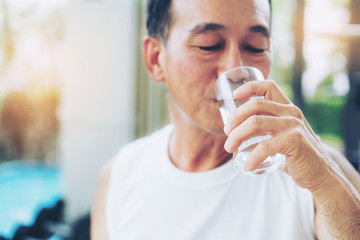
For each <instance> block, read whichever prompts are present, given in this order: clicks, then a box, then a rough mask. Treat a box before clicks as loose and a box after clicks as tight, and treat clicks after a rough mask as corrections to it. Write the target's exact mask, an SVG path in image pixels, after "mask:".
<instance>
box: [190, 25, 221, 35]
mask: <svg viewBox="0 0 360 240" xmlns="http://www.w3.org/2000/svg"><path fill="white" fill-rule="evenodd" d="M224 28H225V26H223V25H220V24H216V23H203V24H199V25H197V26H195V27H194V28H192V29H191V31H190V33H191V34H192V35H197V34H201V33H206V32H212V31H218V30H222V29H224Z"/></svg>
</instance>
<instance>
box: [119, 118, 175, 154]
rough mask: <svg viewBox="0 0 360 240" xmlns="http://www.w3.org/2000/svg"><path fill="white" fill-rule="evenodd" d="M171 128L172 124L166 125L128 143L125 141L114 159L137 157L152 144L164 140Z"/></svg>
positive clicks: (151, 147) (165, 140)
mask: <svg viewBox="0 0 360 240" xmlns="http://www.w3.org/2000/svg"><path fill="white" fill-rule="evenodd" d="M172 129H173V126H172V125H170V124H169V125H166V126H165V127H163V128H161V129H159V130H157V131H155V132H153V133H151V134H150V135H148V136H145V137H141V138H138V139H136V140H134V141H132V142H130V143H127V144H126V145H124V146H123V147H121V148H120V150H119V152H118V153H117V155H116V156H115V159H116V160H115V161H118V160H120V161H121V159H124V158H129V157H130V158H133V157H137V156H139V155H141V154H143V153H144V151H145V150H146V149H150V150H151V149H153V146H154V145H157V144H160V142H166V143H167V139H168V137H169V135H170V133H171V131H172Z"/></svg>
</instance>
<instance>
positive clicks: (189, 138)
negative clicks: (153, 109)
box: [168, 107, 231, 172]
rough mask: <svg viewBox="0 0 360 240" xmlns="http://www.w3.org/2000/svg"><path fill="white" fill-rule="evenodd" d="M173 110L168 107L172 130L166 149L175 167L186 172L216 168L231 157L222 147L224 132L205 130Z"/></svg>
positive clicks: (224, 138)
mask: <svg viewBox="0 0 360 240" xmlns="http://www.w3.org/2000/svg"><path fill="white" fill-rule="evenodd" d="M170 108H171V107H170ZM174 110H175V109H170V112H171V115H172V123H173V124H174V131H173V133H172V135H171V137H170V141H169V147H168V151H169V156H170V160H171V161H172V162H173V164H174V165H175V166H176V167H178V168H179V169H182V170H184V171H188V172H201V171H207V170H211V169H214V168H217V167H219V166H221V165H223V164H224V163H226V162H227V161H229V159H231V154H229V153H228V152H226V151H225V149H224V143H225V140H226V135H225V134H224V135H217V134H214V133H211V132H209V131H206V130H205V129H202V128H201V127H199V126H197V125H196V124H195V123H191V122H189V119H184V118H183V116H182V117H181V116H179V115H177V114H181V113H179V112H177V111H176V110H175V111H174ZM176 115H177V116H176ZM190 121H191V120H190Z"/></svg>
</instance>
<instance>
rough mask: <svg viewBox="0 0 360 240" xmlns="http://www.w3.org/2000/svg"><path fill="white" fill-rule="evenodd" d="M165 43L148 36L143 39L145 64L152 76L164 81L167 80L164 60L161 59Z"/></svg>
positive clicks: (154, 78) (157, 80) (155, 79)
mask: <svg viewBox="0 0 360 240" xmlns="http://www.w3.org/2000/svg"><path fill="white" fill-rule="evenodd" d="M162 50H163V45H162V42H161V40H159V39H157V38H154V37H151V36H146V37H145V38H144V40H143V58H144V62H145V66H146V68H147V70H148V72H149V73H150V75H151V78H152V79H153V80H154V81H156V82H163V81H164V80H165V77H164V71H163V66H162V64H161V63H162V62H161V60H160V56H161V51H162Z"/></svg>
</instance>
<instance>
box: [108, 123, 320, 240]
mask: <svg viewBox="0 0 360 240" xmlns="http://www.w3.org/2000/svg"><path fill="white" fill-rule="evenodd" d="M172 129H173V127H172V126H171V125H169V126H167V127H165V128H163V129H162V130H160V131H158V132H155V133H154V134H152V135H151V136H149V137H145V138H142V139H139V140H137V141H135V142H132V143H130V144H128V145H127V146H125V147H124V148H123V149H122V150H121V151H120V152H119V154H118V156H117V159H116V161H115V162H114V165H113V169H112V173H111V177H110V183H109V190H108V195H107V205H106V221H107V222H106V224H107V230H108V236H109V239H110V240H115V239H146V240H151V239H154V240H155V239H156V240H162V239H164V240H176V239H179V240H180V239H181V240H183V239H186V240H187V239H192V240H202V239H204V240H213V239H214V240H220V239H221V240H222V239H224V240H227V239H244V240H272V239H274V240H297V239H298V240H306V239H314V238H315V233H314V232H315V230H314V205H313V198H312V195H311V194H310V192H309V191H308V190H306V189H302V188H300V187H298V186H297V185H295V183H294V182H293V181H292V179H291V178H290V177H289V176H288V175H287V174H285V173H283V172H281V171H276V172H274V173H271V174H268V175H260V176H256V177H252V176H246V175H243V174H241V173H239V172H238V171H237V169H235V168H234V166H233V163H232V161H229V162H228V163H226V164H224V165H222V166H220V167H219V168H216V169H213V170H210V171H205V172H198V173H191V172H185V171H182V170H180V169H178V168H176V167H175V166H174V165H173V164H172V162H171V161H170V159H169V156H168V150H167V149H168V142H169V137H170V134H171V132H172Z"/></svg>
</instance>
